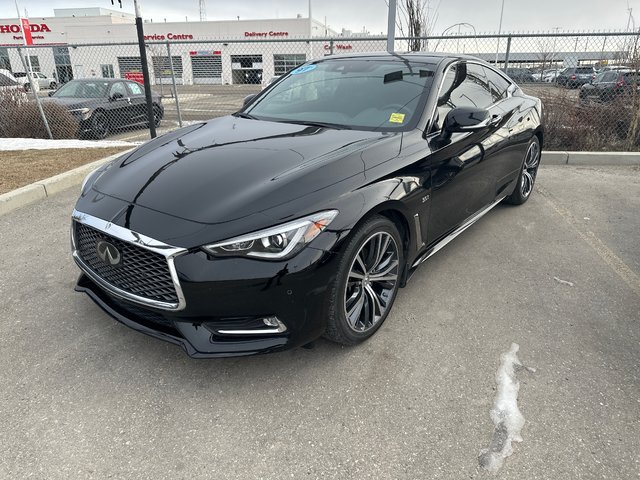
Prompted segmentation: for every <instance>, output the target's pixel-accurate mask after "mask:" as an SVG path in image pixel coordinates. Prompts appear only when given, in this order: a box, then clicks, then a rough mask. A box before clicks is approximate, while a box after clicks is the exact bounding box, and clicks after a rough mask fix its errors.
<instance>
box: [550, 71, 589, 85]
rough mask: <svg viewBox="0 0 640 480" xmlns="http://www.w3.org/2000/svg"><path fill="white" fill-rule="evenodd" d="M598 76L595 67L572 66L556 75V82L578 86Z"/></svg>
mask: <svg viewBox="0 0 640 480" xmlns="http://www.w3.org/2000/svg"><path fill="white" fill-rule="evenodd" d="M594 78H596V71H595V69H594V68H593V67H571V68H565V69H564V70H562V71H561V72H560V73H559V74H558V76H557V77H556V83H557V84H558V85H561V86H563V87H567V88H578V87H581V86H582V85H585V84H587V83H589V82H591V81H592V80H593V79H594Z"/></svg>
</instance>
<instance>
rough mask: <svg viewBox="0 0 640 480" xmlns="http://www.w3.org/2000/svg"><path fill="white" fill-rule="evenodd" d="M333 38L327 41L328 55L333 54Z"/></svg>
mask: <svg viewBox="0 0 640 480" xmlns="http://www.w3.org/2000/svg"><path fill="white" fill-rule="evenodd" d="M333 41H334V40H333V38H332V39H331V40H330V41H329V55H333Z"/></svg>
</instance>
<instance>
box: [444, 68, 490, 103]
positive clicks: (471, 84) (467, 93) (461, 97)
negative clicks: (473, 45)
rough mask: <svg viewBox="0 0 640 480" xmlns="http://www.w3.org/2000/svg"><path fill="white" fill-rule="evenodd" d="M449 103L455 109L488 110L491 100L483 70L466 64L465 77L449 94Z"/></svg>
mask: <svg viewBox="0 0 640 480" xmlns="http://www.w3.org/2000/svg"><path fill="white" fill-rule="evenodd" d="M450 102H451V103H452V105H453V106H454V108H457V107H475V108H488V107H489V106H490V105H491V104H492V103H493V100H492V98H491V92H490V91H489V84H488V82H487V77H486V76H485V74H484V68H482V67H481V66H480V65H476V64H474V63H470V64H467V76H466V77H465V79H464V81H463V82H462V83H461V84H460V85H459V86H458V87H457V88H455V89H454V90H453V92H451V98H450Z"/></svg>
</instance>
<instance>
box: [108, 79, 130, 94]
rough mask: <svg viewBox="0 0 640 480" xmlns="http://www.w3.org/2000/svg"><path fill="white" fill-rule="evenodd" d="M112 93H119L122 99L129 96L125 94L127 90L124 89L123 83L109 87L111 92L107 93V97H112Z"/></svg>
mask: <svg viewBox="0 0 640 480" xmlns="http://www.w3.org/2000/svg"><path fill="white" fill-rule="evenodd" d="M114 93H119V94H120V95H122V96H123V97H127V96H129V94H128V93H127V89H126V88H125V86H124V83H122V82H117V83H114V84H113V85H112V86H111V91H110V92H109V96H110V97H113V94H114Z"/></svg>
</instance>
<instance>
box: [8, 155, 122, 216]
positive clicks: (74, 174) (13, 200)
mask: <svg viewBox="0 0 640 480" xmlns="http://www.w3.org/2000/svg"><path fill="white" fill-rule="evenodd" d="M130 151H131V150H123V151H122V152H120V153H116V154H114V155H110V156H108V157H106V158H101V159H100V160H96V161H95V162H91V163H88V164H86V165H82V166H81V167H78V168H74V169H73V170H69V171H68V172H64V173H61V174H60V175H55V176H53V177H50V178H46V179H44V180H40V181H38V182H35V183H32V184H31V185H26V186H24V187H22V188H18V189H17V190H12V191H11V192H7V193H4V194H2V195H0V215H4V214H5V213H9V212H11V211H12V210H15V209H16V208H20V207H24V206H25V205H29V204H31V203H34V202H37V201H39V200H42V199H45V198H47V197H48V196H50V195H53V194H55V193H58V192H61V191H63V190H66V189H68V188H71V187H75V186H76V185H80V184H81V183H82V180H84V177H86V176H87V175H88V174H89V173H90V172H92V171H93V170H95V169H96V168H98V167H99V166H100V165H102V164H103V163H106V162H108V161H110V160H113V159H114V158H118V157H119V156H120V155H124V154H125V153H127V152H130Z"/></svg>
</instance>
